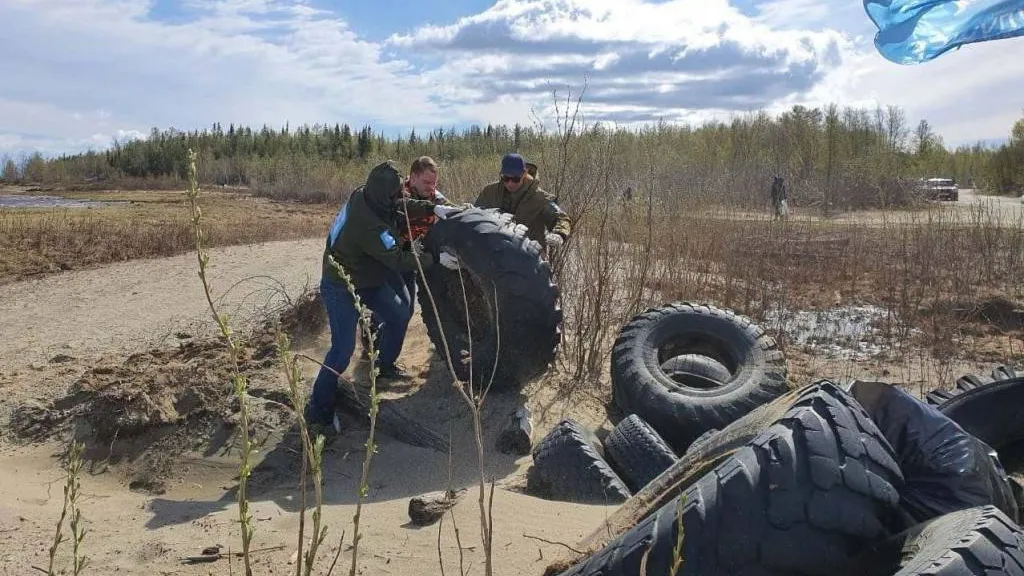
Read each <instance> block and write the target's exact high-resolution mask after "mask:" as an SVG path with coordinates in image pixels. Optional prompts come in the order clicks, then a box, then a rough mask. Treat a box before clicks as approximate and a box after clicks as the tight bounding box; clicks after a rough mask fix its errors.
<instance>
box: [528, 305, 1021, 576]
mask: <svg viewBox="0 0 1024 576" xmlns="http://www.w3.org/2000/svg"><path fill="white" fill-rule="evenodd" d="M676 311H682V312H680V313H679V316H678V317H677V318H675V319H674V320H667V319H666V318H665V317H669V318H671V317H673V315H674V314H676ZM682 317H688V318H689V319H691V321H690V322H684V321H683V320H682V319H681V318H682ZM698 318H699V319H698ZM703 318H719V319H721V318H728V319H730V320H729V321H728V322H727V323H719V324H710V321H708V320H703ZM676 322H677V323H678V324H675V323H676ZM702 322H708V323H707V324H702ZM726 324H728V325H730V326H732V327H731V328H729V329H728V331H727V330H726V329H723V326H724V325H726ZM695 325H696V326H703V328H694V326H695ZM708 326H714V328H707V327H708ZM737 327H744V328H746V334H748V335H749V336H748V342H749V341H751V340H752V341H753V342H756V343H758V344H756V345H753V344H749V343H748V344H747V345H746V346H745V347H740V346H735V347H734V348H733V350H746V355H742V354H723V353H722V350H723V349H729V348H728V347H727V346H726V345H724V344H723V343H725V342H731V341H733V336H735V335H736V334H737V333H738V332H737ZM695 332H700V333H702V334H703V336H700V337H697V336H696V334H695ZM687 333H690V334H691V335H693V336H694V337H693V338H690V339H689V340H685V339H684V342H685V345H684V346H681V347H678V348H676V349H672V348H671V347H670V348H669V349H668V350H667V351H666V350H665V349H664V348H663V347H664V345H665V343H666V342H667V341H668V340H671V337H669V336H667V334H668V335H671V334H687ZM714 334H717V335H718V338H717V339H715V338H713V337H712V336H713V335H714ZM724 334H729V335H730V336H724ZM699 342H703V343H704V344H703V346H704V348H701V347H700V346H701V345H700V344H698V343H699ZM630 343H632V344H630ZM709 343H710V344H709ZM679 356H689V357H688V358H682V359H678V358H679ZM737 357H741V358H745V360H743V361H740V362H737V361H736V358H737ZM751 357H753V358H755V359H754V360H750V358H751ZM708 359H710V360H713V362H710V361H709V360H708ZM680 368H682V369H680ZM722 370H724V371H725V372H727V373H728V374H729V378H728V379H726V380H727V381H726V382H724V384H725V385H722V386H718V387H714V388H710V387H709V388H710V389H711V390H718V392H717V393H714V392H713V393H712V394H710V395H705V396H703V397H701V396H699V395H698V394H695V393H693V392H691V391H689V390H684V391H683V392H680V393H679V395H680V396H682V397H683V398H686V399H687V402H686V404H687V405H686V406H685V407H683V408H676V407H671V408H665V407H662V406H658V405H657V404H659V403H668V402H672V401H675V402H678V403H679V404H683V403H684V401H683V399H682V398H677V397H673V396H672V395H671V394H672V393H673V392H668V393H665V392H664V390H670V391H672V390H678V389H681V388H685V387H688V386H690V387H698V386H700V385H702V384H703V383H705V382H707V381H708V380H711V381H714V382H717V383H722V380H723V379H725V376H724V373H723V372H722ZM744 371H747V373H748V374H749V373H751V372H758V373H759V374H760V375H759V376H757V377H756V378H755V379H754V382H749V381H748V383H747V384H746V386H745V388H744V389H746V390H747V391H748V395H746V396H743V395H740V396H739V398H749V397H750V396H751V395H752V396H753V397H754V400H750V399H745V400H737V399H736V398H737V397H736V396H728V393H727V392H726V391H724V390H729V387H728V384H729V381H728V380H735V379H737V376H738V375H739V374H742V373H744ZM678 372H682V373H685V375H683V374H679V373H678ZM612 374H613V391H614V396H615V402H616V405H617V407H618V408H619V409H621V410H622V411H623V412H624V413H627V414H628V415H627V416H625V417H624V418H623V419H622V420H621V421H620V422H619V423H618V425H617V426H616V427H615V429H614V430H613V431H612V432H611V433H609V434H608V436H607V438H606V439H605V441H604V443H603V445H602V443H600V442H598V441H597V439H596V437H595V435H594V434H593V433H591V432H590V431H588V430H587V429H585V428H584V427H583V426H581V425H580V424H579V423H578V422H575V421H572V420H564V421H562V422H560V423H559V425H558V426H556V428H555V430H554V431H552V434H550V435H549V436H548V438H545V439H544V441H542V442H541V443H540V444H539V445H538V446H537V448H536V449H535V450H534V466H533V468H531V471H530V473H531V479H530V480H529V481H528V484H532V485H533V486H534V487H535V488H537V489H543V490H546V491H547V495H548V496H549V497H555V498H559V499H564V500H577V501H584V502H591V503H606V504H608V503H619V505H618V506H617V507H616V509H615V510H614V511H613V512H612V513H611V514H610V515H609V516H608V517H607V518H606V520H605V521H604V522H602V524H601V526H599V527H597V528H596V529H595V530H594V531H593V532H592V533H591V534H590V535H588V536H587V537H586V538H584V539H583V540H582V541H580V542H578V543H576V544H575V546H573V550H574V551H586V553H577V552H574V554H573V556H571V557H568V558H563V559H562V560H560V561H558V562H555V563H553V564H551V565H550V566H549V567H548V569H547V571H546V572H545V575H546V576H554V575H561V576H612V575H621V576H640V575H641V574H659V575H669V574H673V575H680V574H683V575H688V576H689V575H694V576H710V575H740V574H743V575H748V574H752V575H773V576H775V575H778V576H781V575H801V576H817V575H821V576H824V575H834V574H849V575H856V576H888V575H893V574H897V575H900V576H911V575H925V574H930V575H942V576H962V575H982V574H984V575H991V574H1011V575H1019V576H1024V530H1022V528H1021V527H1020V526H1019V524H1018V522H1020V520H1021V518H1022V512H1021V508H1020V504H1019V503H1020V502H1021V496H1022V494H1021V491H1019V490H1015V488H1016V487H1015V486H1013V483H1012V482H1011V481H1010V479H1009V478H1008V477H1007V476H1006V473H1005V471H1003V469H1002V466H1001V464H1000V462H999V458H998V454H997V453H996V449H998V448H1000V447H1003V446H1008V445H1009V444H1008V443H1012V442H1015V441H1018V440H1021V439H1024V418H1021V416H1022V415H1024V408H1020V406H1024V403H1021V400H1024V398H1020V395H1021V394H1024V378H1020V377H1018V375H1017V374H1016V373H1015V372H1012V371H1011V369H1009V368H1006V367H1004V368H1001V369H999V375H1000V376H1001V378H999V379H997V378H993V379H992V380H993V381H992V382H982V383H981V384H979V385H978V386H976V387H974V388H971V389H970V390H967V391H964V390H960V393H959V394H953V395H951V397H950V398H947V399H945V400H944V401H943V402H942V403H941V404H939V405H938V406H937V407H936V406H935V405H933V404H931V403H929V402H927V401H923V400H920V399H917V398H914V397H912V396H910V395H909V394H906V393H905V392H903V391H902V390H900V389H898V388H897V387H894V386H890V385H888V384H884V383H874V382H867V383H865V382H854V383H852V384H850V385H847V386H841V385H839V384H836V383H834V382H831V381H829V380H820V381H817V382H814V383H812V384H810V385H807V386H803V387H801V388H798V389H795V390H788V389H786V388H785V387H782V386H780V385H779V384H778V382H781V383H785V368H784V360H783V359H782V357H781V354H780V353H778V351H777V350H776V349H775V348H774V343H773V342H771V341H770V339H765V337H764V335H763V331H762V330H760V329H759V328H757V327H756V326H754V325H753V324H752V323H750V322H749V321H748V320H746V319H743V318H741V317H738V316H735V315H732V314H731V313H729V312H727V311H724V310H720V309H715V308H711V307H700V306H695V305H691V304H672V305H670V306H666V307H663V308H659V309H656V310H654V311H648V312H647V313H645V314H643V315H641V316H639V317H638V318H637V319H634V321H632V322H630V324H628V325H627V326H626V327H624V328H623V330H622V333H621V334H620V338H619V340H618V342H617V343H616V347H615V351H614V352H613V359H612ZM666 374H668V375H670V376H669V377H668V378H667V379H668V380H671V382H667V381H666V380H667V379H666V378H664V377H663V376H665V375H666ZM645 375H646V376H645ZM623 376H630V377H631V378H632V380H633V382H632V384H630V383H629V380H627V379H624V378H623ZM638 376H639V377H638ZM685 382H688V383H689V384H685ZM723 389H724V390H723ZM733 389H735V388H733ZM958 390H959V388H958ZM690 395H692V396H693V397H696V398H698V400H696V401H692V402H690V401H689V397H690ZM709 396H710V397H711V398H714V397H715V396H717V397H718V399H719V400H715V401H708V400H707V398H708V397H709ZM765 396H768V397H767V398H766V399H763V400H761V399H762V398H764V397H765ZM725 397H728V398H731V399H732V400H731V401H730V404H729V405H730V406H738V408H730V410H732V411H731V412H726V413H725V414H722V409H721V408H718V409H708V408H707V406H708V405H712V406H714V405H715V402H718V405H719V406H720V405H721V404H722V402H721V400H720V399H722V398H725ZM691 404H696V405H698V406H701V408H694V407H693V406H692V405H691ZM641 409H642V410H645V411H646V412H644V413H643V414H641ZM986 412H987V413H988V414H993V415H994V416H993V417H992V418H987V419H986V418H984V417H982V416H983V414H985V413H986ZM908 414H909V416H907V415H908ZM1014 414H1015V415H1016V420H1014V419H1013V418H1012V416H1013V415H1014ZM731 415H732V417H731V418H730V416H731ZM673 417H675V420H673ZM695 417H697V418H700V420H699V422H700V423H701V424H700V425H697V424H695V423H694V422H693V419H694V418H695ZM713 418H717V420H713ZM900 418H909V419H910V420H911V421H910V422H909V423H907V422H906V421H901V420H900ZM914 418H918V419H919V420H921V421H925V420H926V421H927V426H931V429H930V430H931V431H935V430H939V431H940V432H939V433H936V434H931V432H929V434H931V435H929V434H922V433H920V430H921V429H922V428H920V427H919V428H915V426H923V425H922V424H921V422H915V421H912V420H913V419H914ZM666 426H667V427H666ZM702 429H703V431H702ZM974 434H978V436H974ZM979 438H980V439H979ZM982 440H984V441H982ZM986 442H988V443H990V444H991V445H992V446H994V447H995V448H990V447H989V446H988V445H987V444H986ZM677 454H679V455H681V456H678V457H677ZM580 455H583V456H580ZM559 462H562V463H563V464H562V466H561V468H559V464H558V463H559ZM962 462H970V465H969V466H965V465H961V463H962ZM538 464H540V466H539V467H540V468H541V469H540V470H537V468H538ZM552 471H555V473H553V474H551V473H549V472H552ZM979 483H980V484H979ZM581 496H582V497H581Z"/></svg>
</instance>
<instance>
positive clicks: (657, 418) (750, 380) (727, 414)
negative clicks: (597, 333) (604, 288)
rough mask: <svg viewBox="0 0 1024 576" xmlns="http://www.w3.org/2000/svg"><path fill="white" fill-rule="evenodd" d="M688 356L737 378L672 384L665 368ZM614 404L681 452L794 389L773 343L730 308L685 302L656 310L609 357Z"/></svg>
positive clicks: (638, 320) (624, 334)
mask: <svg viewBox="0 0 1024 576" xmlns="http://www.w3.org/2000/svg"><path fill="white" fill-rule="evenodd" d="M682 354H700V355H703V356H708V357H711V358H714V359H715V360H717V361H718V362H720V363H721V364H723V365H724V366H725V367H726V368H728V369H729V372H730V374H731V378H730V379H729V380H728V381H727V382H726V383H725V384H724V385H722V386H720V387H717V388H707V387H694V386H689V385H685V384H681V383H679V382H677V381H676V380H673V379H672V378H671V377H670V376H669V375H668V374H666V373H665V371H664V370H662V368H661V365H662V364H663V363H664V362H665V361H666V360H667V359H669V358H674V357H676V356H679V355H682ZM611 375H612V398H613V400H614V402H615V404H616V405H618V407H619V408H620V409H621V410H622V411H623V412H624V413H625V414H638V415H639V416H640V417H641V418H643V419H644V420H646V421H647V422H648V423H649V424H650V425H651V426H652V427H653V428H654V429H655V430H657V431H658V433H659V434H661V436H662V437H663V438H664V439H665V441H666V442H668V444H669V445H670V446H672V448H673V449H675V451H676V452H677V453H680V454H682V453H683V452H685V451H686V449H687V447H689V445H690V443H691V442H693V440H694V439H696V438H697V437H698V436H700V435H701V434H703V433H704V432H705V431H707V430H710V429H712V428H719V429H721V428H725V426H726V425H728V424H729V423H730V422H732V421H734V420H736V419H737V418H739V417H740V416H743V415H744V414H746V413H748V412H750V411H751V410H753V409H754V408H757V407H758V406H760V405H762V404H764V403H766V402H770V401H771V400H773V399H774V398H777V397H778V396H780V395H782V394H784V393H785V392H786V391H787V390H788V385H787V382H786V359H785V358H784V357H783V355H782V352H781V351H780V350H779V349H778V346H777V345H776V342H775V340H774V339H773V338H772V337H770V336H768V335H766V334H765V332H764V330H763V329H761V327H759V326H757V325H756V324H754V323H753V322H752V321H751V320H750V319H748V318H745V317H743V316H738V315H736V314H734V313H733V312H731V311H729V310H723V309H721V308H716V307H713V306H704V305H698V304H690V303H685V302H680V303H674V304H669V305H666V306H663V307H660V308H652V309H650V310H647V311H646V312H644V313H643V314H640V315H639V316H637V317H635V318H634V319H633V320H631V321H630V322H629V323H628V324H626V325H625V326H624V327H623V328H622V330H621V331H620V332H619V337H618V339H617V340H616V341H615V346H614V348H613V349H612V357H611Z"/></svg>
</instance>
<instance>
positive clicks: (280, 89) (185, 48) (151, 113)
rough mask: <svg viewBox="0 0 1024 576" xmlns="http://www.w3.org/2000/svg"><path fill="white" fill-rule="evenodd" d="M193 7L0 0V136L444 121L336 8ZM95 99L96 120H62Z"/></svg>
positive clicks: (422, 88)
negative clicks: (160, 9)
mask: <svg viewBox="0 0 1024 576" xmlns="http://www.w3.org/2000/svg"><path fill="white" fill-rule="evenodd" d="M202 6H203V8H204V9H203V11H202V12H201V13H199V14H197V15H196V18H195V19H194V20H192V21H190V22H187V23H181V24H167V23H160V22H156V21H154V20H152V19H151V18H150V17H149V16H148V9H149V7H148V5H147V3H145V2H122V1H118V0H81V1H78V2H74V3H69V2H66V1H64V0H33V1H29V0H17V1H14V2H10V1H9V2H5V3H0V22H4V34H3V35H2V36H0V53H3V54H4V58H2V59H0V78H3V79H4V80H3V82H2V84H0V98H3V99H4V101H5V102H7V103H11V102H13V103H14V104H13V105H12V104H8V105H7V106H5V107H4V110H3V112H0V134H21V135H24V134H36V135H39V136H40V137H41V139H42V140H44V141H45V140H46V138H50V139H51V140H52V147H53V148H60V147H62V146H64V145H66V140H67V139H68V138H72V139H76V140H84V139H87V138H88V136H89V135H91V134H93V133H96V132H97V130H98V129H100V128H102V130H104V131H105V133H114V132H116V130H118V129H121V130H139V131H142V132H148V131H149V128H150V127H153V126H157V127H161V128H166V127H170V126H175V127H178V128H181V129H190V128H197V127H207V126H210V125H211V124H212V123H213V122H221V123H223V124H225V125H227V124H228V123H230V122H234V123H245V124H255V125H261V124H263V123H266V124H268V125H271V126H280V125H283V124H284V123H285V122H291V123H292V124H297V123H303V122H310V123H312V122H325V121H331V122H333V121H342V122H344V121H348V122H352V123H362V122H372V123H375V124H398V125H401V124H410V123H413V122H418V123H424V124H425V123H441V122H443V121H444V120H445V118H442V117H441V116H439V115H438V114H437V112H436V106H434V105H433V104H432V103H431V101H430V94H431V91H430V90H428V89H426V87H427V83H426V82H425V81H424V80H423V79H422V78H420V77H417V76H416V75H413V74H410V73H408V71H409V65H408V64H407V63H406V62H404V61H401V60H390V61H383V60H382V58H381V56H380V47H379V46H378V45H376V44H373V43H369V42H365V41H362V40H360V39H359V38H358V37H357V36H356V34H355V33H354V32H353V31H351V30H349V29H348V28H347V26H346V24H345V23H344V22H343V21H341V20H339V19H337V18H333V17H331V16H330V15H327V14H324V13H321V12H316V11H313V10H311V9H309V8H308V7H306V6H304V5H296V4H294V3H280V2H266V1H265V2H260V1H250V2H243V1H238V0H231V1H227V2H205V3H203V4H202ZM256 31H260V33H259V34H257V33H256ZM267 31H272V33H270V34H266V32H267ZM26 106H29V107H35V108H33V109H32V110H25V107H26ZM99 109H102V110H106V111H109V114H110V116H109V118H105V119H100V118H92V119H91V120H90V121H89V122H92V124H91V125H90V124H89V123H88V122H81V121H76V122H77V123H73V124H72V126H70V127H62V126H61V123H63V122H64V121H65V120H72V121H74V119H75V117H74V114H75V113H78V114H79V115H86V114H87V113H88V112H89V111H95V110H99ZM58 119H59V120H58ZM101 120H102V121H101ZM83 135H84V136H83Z"/></svg>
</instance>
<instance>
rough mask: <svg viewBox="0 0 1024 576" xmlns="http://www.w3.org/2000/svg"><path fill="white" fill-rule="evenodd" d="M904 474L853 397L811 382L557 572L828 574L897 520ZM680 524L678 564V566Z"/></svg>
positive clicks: (892, 527) (887, 531)
mask: <svg viewBox="0 0 1024 576" xmlns="http://www.w3.org/2000/svg"><path fill="white" fill-rule="evenodd" d="M902 482H903V477H902V475H901V473H900V470H899V466H898V465H897V464H896V460H895V457H894V454H893V452H892V449H891V448H890V446H889V444H888V443H887V442H886V440H885V438H884V437H883V436H882V433H881V432H880V431H879V430H878V428H877V427H875V425H874V424H873V423H872V422H871V420H870V419H869V418H868V416H867V414H865V413H864V410H863V409H862V408H861V407H860V406H859V405H858V404H857V402H856V401H855V400H853V399H852V398H851V397H850V396H849V394H847V393H846V392H844V391H842V390H841V389H840V388H839V387H838V386H836V385H834V384H832V383H829V382H823V383H818V384H814V385H811V386H808V387H807V388H806V389H804V390H803V391H801V393H800V395H799V397H798V398H797V399H796V401H795V402H794V403H793V405H792V408H791V409H790V410H788V411H787V412H786V413H785V414H784V415H783V416H782V418H780V419H779V420H778V421H777V422H776V423H775V424H773V425H772V426H771V427H770V428H768V429H767V430H765V431H764V432H762V433H761V434H759V435H757V436H756V437H755V438H754V439H753V440H752V441H750V442H749V443H748V444H747V445H745V446H744V447H742V448H741V449H739V450H738V451H736V452H735V453H734V454H732V455H731V456H729V457H728V458H727V459H725V460H724V461H723V462H722V463H721V464H719V465H718V466H717V467H716V468H715V469H714V470H712V471H711V472H709V473H708V474H705V475H704V476H703V477H702V478H700V480H698V481H697V482H696V483H695V484H693V485H692V486H690V487H689V488H688V489H687V490H686V491H685V492H684V493H683V494H682V495H681V496H678V497H676V498H674V499H673V500H671V501H669V502H667V503H666V504H665V505H664V506H662V507H661V508H660V509H658V511H657V512H656V513H654V514H652V515H650V516H648V517H647V518H645V519H644V520H643V521H642V522H640V523H639V524H637V525H636V526H634V527H633V528H632V529H631V530H629V531H628V532H626V533H625V534H623V535H622V536H620V537H619V538H617V539H615V540H613V541H612V542H610V543H609V544H608V545H606V546H605V547H603V548H602V549H601V550H600V551H599V552H598V553H597V554H595V555H594V556H591V557H590V558H588V559H586V560H584V561H583V562H581V563H579V564H577V565H575V566H573V567H572V568H570V569H569V570H568V571H565V572H563V576H569V575H572V576H583V575H598V574H600V575H601V576H612V575H621V576H638V575H640V574H643V573H645V572H646V574H658V575H666V576H667V575H669V574H684V575H710V574H715V575H732V574H735V575H738V574H743V575H744V576H758V575H782V574H786V575H801V576H815V575H822V576H824V575H829V576H831V575H833V574H836V573H837V572H839V571H841V570H842V569H843V568H844V567H845V565H846V563H847V562H848V561H849V560H850V559H851V558H853V557H855V556H856V555H857V554H858V553H859V552H860V551H861V550H862V549H863V548H864V547H865V546H867V545H869V544H870V543H872V542H876V541H878V540H879V539H882V538H886V537H888V536H889V535H891V534H893V533H895V532H897V531H899V530H902V529H903V526H902V525H901V523H900V521H899V500H900V497H899V488H900V487H901V485H902ZM680 499H682V500H680ZM680 512H681V515H682V517H681V518H680V517H679V515H680ZM680 520H681V522H680ZM680 524H682V528H683V531H684V534H683V537H682V559H683V561H682V568H681V569H680V570H673V550H674V549H675V548H676V543H677V537H678V536H679V534H678V529H679V527H680ZM642 565H643V566H644V567H645V572H644V571H642V570H641V566H642Z"/></svg>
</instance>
